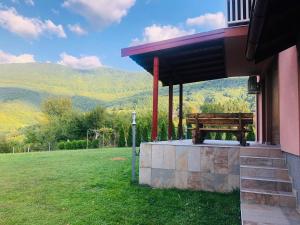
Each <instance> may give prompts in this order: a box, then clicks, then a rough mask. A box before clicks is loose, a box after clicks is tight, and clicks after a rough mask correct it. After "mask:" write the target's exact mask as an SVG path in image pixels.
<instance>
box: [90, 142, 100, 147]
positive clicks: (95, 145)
mask: <svg viewBox="0 0 300 225" xmlns="http://www.w3.org/2000/svg"><path fill="white" fill-rule="evenodd" d="M89 147H90V148H99V140H92V142H91V145H90V146H89Z"/></svg>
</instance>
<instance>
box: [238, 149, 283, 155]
mask: <svg viewBox="0 0 300 225" xmlns="http://www.w3.org/2000/svg"><path fill="white" fill-rule="evenodd" d="M240 155H241V156H257V157H259V156H261V157H275V158H278V157H282V151H281V149H280V148H273V147H270V148H264V147H241V149H240Z"/></svg>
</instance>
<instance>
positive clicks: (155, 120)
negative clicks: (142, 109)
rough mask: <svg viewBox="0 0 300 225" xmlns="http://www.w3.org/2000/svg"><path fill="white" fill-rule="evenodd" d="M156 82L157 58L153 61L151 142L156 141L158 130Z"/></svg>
mask: <svg viewBox="0 0 300 225" xmlns="http://www.w3.org/2000/svg"><path fill="white" fill-rule="evenodd" d="M158 80H159V58H158V57H157V56H156V57H154V60H153V113H152V135H151V137H152V141H157V128H158Z"/></svg>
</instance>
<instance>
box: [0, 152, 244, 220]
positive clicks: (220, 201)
mask: <svg viewBox="0 0 300 225" xmlns="http://www.w3.org/2000/svg"><path fill="white" fill-rule="evenodd" d="M130 154H131V153H130V149H128V148H123V149H122V148H121V149H120V148H119V149H105V150H81V151H56V152H50V153H49V152H42V153H21V154H14V155H13V154H6V155H4V154H2V155H0V177H1V179H0V224H3V225H4V224H5V225H19V224H20V225H26V224H28V225H35V224H36V225H44V224H53V225H59V224H64V225H66V224H69V225H73V224H82V225H83V224H84V225H92V224H105V225H106V224H111V225H117V224H120V225H126V224H128V225H134V224H141V225H142V224H143V225H146V224H149V225H156V224H161V225H168V224H170V225H176V224H182V225H189V224H201V225H235V224H236V225H238V224H240V218H239V217H240V216H239V210H240V209H239V194H238V193H232V194H217V193H207V192H193V191H180V190H158V189H152V188H149V187H142V186H139V185H137V184H131V183H130V173H131V172H130ZM115 157H122V158H125V159H126V160H123V161H116V160H113V158H115Z"/></svg>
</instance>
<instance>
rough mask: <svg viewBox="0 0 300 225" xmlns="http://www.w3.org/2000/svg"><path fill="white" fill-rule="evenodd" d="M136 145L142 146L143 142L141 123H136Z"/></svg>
mask: <svg viewBox="0 0 300 225" xmlns="http://www.w3.org/2000/svg"><path fill="white" fill-rule="evenodd" d="M135 140H136V141H135V142H136V146H137V147H140V145H141V142H142V135H141V126H140V125H139V124H137V125H136V138H135Z"/></svg>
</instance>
